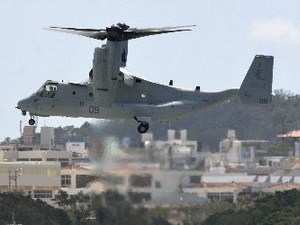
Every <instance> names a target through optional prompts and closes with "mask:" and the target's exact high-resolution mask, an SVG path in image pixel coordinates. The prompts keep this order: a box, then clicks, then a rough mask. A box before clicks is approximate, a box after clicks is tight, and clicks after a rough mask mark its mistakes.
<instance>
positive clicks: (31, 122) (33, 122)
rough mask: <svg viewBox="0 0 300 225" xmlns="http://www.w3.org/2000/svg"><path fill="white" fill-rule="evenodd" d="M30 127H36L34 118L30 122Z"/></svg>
mask: <svg viewBox="0 0 300 225" xmlns="http://www.w3.org/2000/svg"><path fill="white" fill-rule="evenodd" d="M28 123H29V125H31V126H32V125H34V124H35V120H34V119H33V118H31V119H30V120H29V121H28Z"/></svg>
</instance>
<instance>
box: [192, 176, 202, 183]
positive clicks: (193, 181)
mask: <svg viewBox="0 0 300 225" xmlns="http://www.w3.org/2000/svg"><path fill="white" fill-rule="evenodd" d="M190 183H191V184H200V183H201V176H199V175H194V176H190Z"/></svg>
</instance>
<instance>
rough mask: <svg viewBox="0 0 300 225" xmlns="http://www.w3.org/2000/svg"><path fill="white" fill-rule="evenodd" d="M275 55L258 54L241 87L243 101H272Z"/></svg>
mask: <svg viewBox="0 0 300 225" xmlns="http://www.w3.org/2000/svg"><path fill="white" fill-rule="evenodd" d="M273 61H274V59H273V56H263V55H256V56H255V58H254V60H253V62H252V64H251V66H250V68H249V70H248V72H247V75H246V77H245V79H244V81H243V83H242V85H241V87H240V89H239V97H240V99H241V101H242V102H243V103H256V104H268V103H271V102H272V82H273Z"/></svg>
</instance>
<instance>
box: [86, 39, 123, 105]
mask: <svg viewBox="0 0 300 225" xmlns="http://www.w3.org/2000/svg"><path fill="white" fill-rule="evenodd" d="M123 49H124V47H123V43H122V42H109V41H108V42H107V44H106V45H103V46H102V47H101V48H96V49H95V52H94V61H93V72H92V77H90V79H92V83H93V92H94V98H95V104H96V105H99V106H100V107H106V108H109V107H111V104H112V102H113V100H114V96H115V93H116V89H117V83H118V77H119V71H120V66H121V65H122V64H123V63H122V61H123V60H122V50H123Z"/></svg>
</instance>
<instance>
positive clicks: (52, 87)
mask: <svg viewBox="0 0 300 225" xmlns="http://www.w3.org/2000/svg"><path fill="white" fill-rule="evenodd" d="M56 91H57V85H56V84H45V85H43V86H42V87H41V88H40V89H39V90H38V91H37V92H36V95H38V96H41V97H47V98H54V96H55V93H56Z"/></svg>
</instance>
